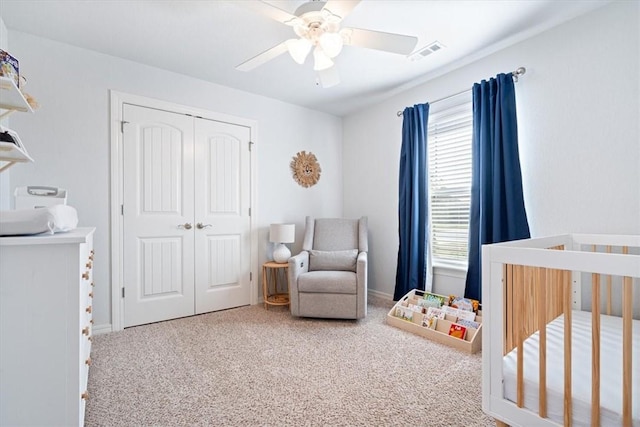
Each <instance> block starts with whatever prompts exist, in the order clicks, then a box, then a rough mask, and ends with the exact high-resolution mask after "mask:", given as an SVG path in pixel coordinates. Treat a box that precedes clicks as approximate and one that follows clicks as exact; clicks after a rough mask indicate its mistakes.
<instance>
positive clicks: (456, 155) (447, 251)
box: [428, 99, 473, 269]
mask: <svg viewBox="0 0 640 427" xmlns="http://www.w3.org/2000/svg"><path fill="white" fill-rule="evenodd" d="M461 102H462V103H461ZM449 105H451V104H449ZM439 107H440V106H439ZM472 124H473V111H472V105H471V102H469V101H468V99H465V100H464V101H460V100H459V99H458V103H457V104H456V105H454V106H448V107H446V108H440V111H437V112H434V113H432V114H430V115H429V130H428V139H429V140H428V147H429V181H430V186H429V187H430V188H429V195H430V199H431V200H430V201H431V246H432V248H431V255H432V259H433V264H434V265H436V266H443V267H451V268H458V269H466V268H467V251H468V248H467V241H468V238H469V207H470V203H471V136H472V132H473V129H472Z"/></svg>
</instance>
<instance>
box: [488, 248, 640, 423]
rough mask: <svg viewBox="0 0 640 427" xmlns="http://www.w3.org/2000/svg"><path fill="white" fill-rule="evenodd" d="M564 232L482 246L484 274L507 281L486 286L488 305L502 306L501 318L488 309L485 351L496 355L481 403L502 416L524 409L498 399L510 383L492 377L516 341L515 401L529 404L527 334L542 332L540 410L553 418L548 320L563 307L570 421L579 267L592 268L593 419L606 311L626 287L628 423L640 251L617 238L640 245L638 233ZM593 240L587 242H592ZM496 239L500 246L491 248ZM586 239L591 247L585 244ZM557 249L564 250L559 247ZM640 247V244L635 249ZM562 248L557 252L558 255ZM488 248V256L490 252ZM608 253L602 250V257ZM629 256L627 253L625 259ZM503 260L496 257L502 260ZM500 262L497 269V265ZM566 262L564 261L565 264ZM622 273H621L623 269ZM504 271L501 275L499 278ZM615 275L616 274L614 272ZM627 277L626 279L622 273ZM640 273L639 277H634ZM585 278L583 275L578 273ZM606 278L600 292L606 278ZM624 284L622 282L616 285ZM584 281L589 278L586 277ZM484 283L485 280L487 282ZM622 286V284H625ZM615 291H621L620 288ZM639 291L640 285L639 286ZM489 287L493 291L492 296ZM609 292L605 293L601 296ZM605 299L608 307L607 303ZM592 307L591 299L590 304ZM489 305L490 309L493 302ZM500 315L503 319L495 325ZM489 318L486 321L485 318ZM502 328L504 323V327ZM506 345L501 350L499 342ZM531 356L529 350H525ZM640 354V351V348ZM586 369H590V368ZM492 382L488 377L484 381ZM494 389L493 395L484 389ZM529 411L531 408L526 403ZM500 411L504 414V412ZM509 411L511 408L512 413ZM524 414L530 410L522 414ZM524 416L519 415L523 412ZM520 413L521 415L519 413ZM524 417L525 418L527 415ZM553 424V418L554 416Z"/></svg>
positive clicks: (568, 416)
mask: <svg viewBox="0 0 640 427" xmlns="http://www.w3.org/2000/svg"><path fill="white" fill-rule="evenodd" d="M588 237H593V236H586V235H583V236H579V237H578V238H573V236H559V237H557V238H553V239H537V240H536V241H531V240H530V241H529V242H526V241H520V242H517V243H516V242H514V243H512V244H511V245H509V244H506V245H505V244H501V245H503V246H501V245H489V247H485V248H483V263H484V265H483V281H484V283H488V282H491V283H492V285H494V286H492V289H494V290H497V289H498V288H496V287H495V285H496V283H501V284H502V286H501V288H502V289H501V290H502V292H501V293H499V295H497V296H496V295H495V292H492V291H489V292H487V291H486V287H485V290H484V291H483V305H484V306H485V309H486V308H487V305H489V306H490V307H492V306H493V304H495V303H499V305H500V306H501V308H502V314H501V316H500V317H501V319H497V318H495V317H493V316H489V319H488V321H487V317H486V316H485V319H484V320H485V322H487V323H489V324H490V325H489V328H488V331H487V332H488V333H486V334H485V336H484V342H483V348H484V350H483V360H484V359H485V355H484V353H485V352H487V351H488V352H490V356H488V357H487V359H491V361H489V362H488V363H486V364H485V366H488V367H489V374H488V376H485V377H484V381H483V408H484V409H485V411H486V412H489V413H490V414H491V415H493V416H494V417H496V419H499V420H500V419H503V420H505V421H509V420H510V417H513V416H514V414H519V412H517V411H516V412H514V411H513V410H512V409H509V408H508V405H502V403H500V404H498V401H496V400H495V399H493V398H494V397H496V396H499V397H500V398H502V400H505V399H504V391H503V390H502V386H501V383H499V382H497V381H495V380H494V382H493V383H492V382H491V372H492V371H495V370H496V369H497V368H499V369H500V372H502V370H501V369H502V367H501V363H502V362H501V357H498V356H499V355H502V356H504V355H506V354H508V353H509V352H511V351H512V350H513V349H517V357H516V396H517V398H516V402H515V405H516V406H517V408H523V406H524V400H525V393H527V391H526V389H525V382H524V364H525V363H524V358H525V354H524V348H523V345H524V341H525V340H526V339H527V338H528V337H530V336H531V335H532V334H534V333H536V332H537V333H538V340H539V352H538V353H539V354H538V367H539V372H538V390H539V396H538V402H539V405H538V408H537V416H538V417H539V418H540V419H546V418H547V399H548V398H547V385H546V383H547V336H546V325H547V324H548V323H549V322H551V321H552V320H554V319H556V318H557V317H558V316H559V315H564V338H563V340H564V342H563V347H564V360H563V368H564V369H563V371H564V399H563V407H564V408H563V424H564V425H565V426H570V425H572V413H573V401H572V377H571V373H572V341H571V340H572V309H573V308H574V306H573V303H574V301H573V300H574V289H573V288H574V286H575V282H576V280H575V277H576V274H583V272H590V273H591V283H590V284H591V307H589V308H587V310H590V311H591V322H592V333H591V349H592V351H591V357H592V369H591V373H590V375H591V396H592V402H591V420H592V425H594V426H599V425H600V419H601V406H600V391H601V366H600V360H601V358H600V356H601V355H600V342H601V328H600V326H601V325H600V319H601V318H600V315H601V312H602V311H605V312H606V314H608V315H612V314H614V313H613V299H614V296H615V294H619V295H621V299H622V302H621V305H622V313H621V317H622V325H623V326H622V337H623V345H622V348H623V355H622V359H623V360H622V370H623V371H622V375H623V379H622V408H620V409H621V413H622V425H623V426H631V425H632V397H633V388H632V384H633V377H632V361H633V354H632V345H633V344H632V339H633V337H632V318H633V305H632V304H633V295H634V293H633V291H634V289H633V287H634V282H635V283H636V284H639V283H640V280H638V278H640V262H638V260H639V259H640V258H639V257H638V255H637V254H636V255H632V256H631V258H635V259H633V260H631V259H629V258H630V257H629V256H627V255H628V254H629V247H628V246H627V245H619V244H616V242H620V241H622V242H624V243H635V246H640V236H631V237H629V236H622V237H623V239H619V237H621V236H610V237H606V236H598V235H596V236H595V238H593V239H589V238H588ZM590 240H591V242H592V243H593V244H589V243H587V242H589V241H590ZM491 246H496V248H495V249H496V250H495V252H494V251H492V250H491V249H490V247H491ZM585 246H586V247H587V248H588V250H589V249H590V251H591V253H588V252H584V251H583V252H579V250H580V249H581V248H584V247H585ZM559 251H562V252H565V253H562V254H559ZM636 252H637V251H636ZM555 254H557V256H553V255H555ZM487 255H488V256H487ZM603 255H604V257H607V258H604V257H603ZM625 258H626V259H625ZM496 261H497V262H496ZM498 266H499V267H500V268H499V270H498V269H496V268H495V267H498ZM563 266H566V268H561V267H563ZM620 273H622V274H620ZM494 278H499V279H500V281H497V280H493V279H494ZM614 278H616V280H614ZM620 278H621V279H620ZM634 278H635V279H634ZM578 283H579V281H578ZM603 284H604V285H605V289H604V292H602V290H603V289H602V285H603ZM618 284H620V285H621V286H620V287H618V286H617V285H618ZM583 285H584V284H583ZM485 286H486V285H485ZM620 288H622V289H621V290H620ZM614 291H615V292H614ZM636 292H640V287H637V289H636ZM487 295H489V298H487ZM602 299H604V301H602ZM601 306H603V307H604V310H603V309H602V308H601ZM585 308H586V307H585ZM490 310H491V309H490ZM499 320H501V322H500V325H499V326H498V325H495V323H496V322H498V321H499ZM485 324H486V323H485ZM499 328H500V329H499ZM500 330H501V334H502V337H501V340H499V341H500V342H499V343H496V341H497V340H494V339H492V336H495V335H494V334H495V332H497V331H500ZM498 349H499V351H500V353H499V354H496V350H498ZM527 357H529V356H527ZM636 357H638V356H637V355H636ZM584 375H589V374H588V373H584ZM485 383H486V384H485ZM485 393H488V394H489V398H485V396H484V394H485ZM492 406H493V407H496V408H504V411H503V413H502V414H500V413H495V412H492V411H491V410H489V411H488V410H487V408H489V409H491V407H492ZM525 412H527V413H529V411H525ZM500 415H503V417H501V416H500ZM507 415H508V416H507ZM523 416H525V415H523ZM518 417H519V415H518ZM516 418H517V417H516ZM523 425H524V423H523ZM549 425H555V423H551V424H549Z"/></svg>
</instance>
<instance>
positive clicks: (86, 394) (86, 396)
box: [80, 391, 89, 400]
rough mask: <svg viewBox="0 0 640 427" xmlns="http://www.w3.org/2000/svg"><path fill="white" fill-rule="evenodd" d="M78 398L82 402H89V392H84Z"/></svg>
mask: <svg viewBox="0 0 640 427" xmlns="http://www.w3.org/2000/svg"><path fill="white" fill-rule="evenodd" d="M80 397H81V398H82V400H89V392H88V391H85V392H84V393H82V394H81V395H80Z"/></svg>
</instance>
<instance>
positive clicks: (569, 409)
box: [562, 270, 573, 427]
mask: <svg viewBox="0 0 640 427" xmlns="http://www.w3.org/2000/svg"><path fill="white" fill-rule="evenodd" d="M562 273H563V279H564V280H563V285H564V426H565V427H571V422H572V415H573V401H572V397H571V394H572V391H571V313H572V312H571V309H572V304H571V294H572V289H571V276H570V274H569V272H568V271H566V270H564V271H563V272H562Z"/></svg>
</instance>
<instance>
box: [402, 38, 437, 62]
mask: <svg viewBox="0 0 640 427" xmlns="http://www.w3.org/2000/svg"><path fill="white" fill-rule="evenodd" d="M444 48H445V45H443V44H442V43H440V42H439V41H437V40H436V41H434V42H433V43H429V44H428V45H426V46H425V47H423V48H420V49H418V50H417V51H415V52H413V53H412V54H411V55H409V59H410V60H412V61H417V60H419V59H422V58H424V57H425V56H428V55H431V54H432V53H435V52H437V51H439V50H441V49H444Z"/></svg>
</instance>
